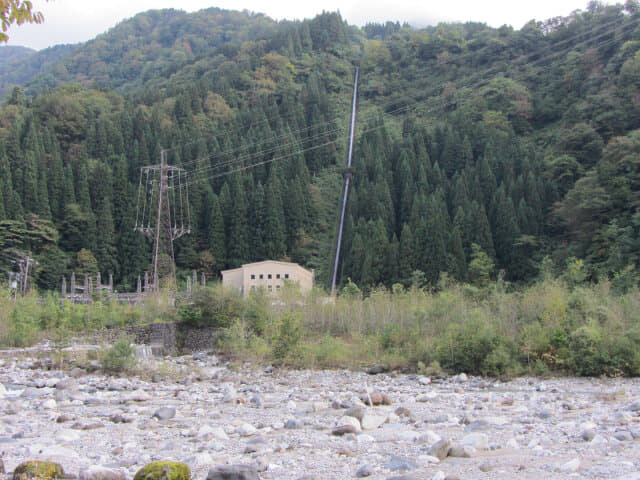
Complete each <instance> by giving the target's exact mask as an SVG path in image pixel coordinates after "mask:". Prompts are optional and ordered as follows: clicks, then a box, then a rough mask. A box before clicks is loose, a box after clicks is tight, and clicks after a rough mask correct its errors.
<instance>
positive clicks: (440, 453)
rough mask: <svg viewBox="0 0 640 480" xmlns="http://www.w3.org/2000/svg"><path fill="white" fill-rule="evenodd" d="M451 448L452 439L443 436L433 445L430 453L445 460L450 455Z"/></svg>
mask: <svg viewBox="0 0 640 480" xmlns="http://www.w3.org/2000/svg"><path fill="white" fill-rule="evenodd" d="M449 450H451V440H449V439H446V438H443V439H442V440H439V441H437V442H436V443H434V444H433V445H432V446H431V448H430V449H429V455H431V456H433V457H436V458H438V459H440V460H444V459H445V458H447V455H449Z"/></svg>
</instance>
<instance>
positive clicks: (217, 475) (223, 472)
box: [207, 465, 260, 480]
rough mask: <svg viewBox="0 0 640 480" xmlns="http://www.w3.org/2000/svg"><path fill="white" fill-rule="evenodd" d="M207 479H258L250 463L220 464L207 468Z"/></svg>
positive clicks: (256, 471) (256, 472)
mask: <svg viewBox="0 0 640 480" xmlns="http://www.w3.org/2000/svg"><path fill="white" fill-rule="evenodd" d="M207 480H260V477H259V476H258V470H257V469H256V468H255V467H254V466H252V465H220V466H217V467H214V468H212V469H211V470H209V473H208V474H207Z"/></svg>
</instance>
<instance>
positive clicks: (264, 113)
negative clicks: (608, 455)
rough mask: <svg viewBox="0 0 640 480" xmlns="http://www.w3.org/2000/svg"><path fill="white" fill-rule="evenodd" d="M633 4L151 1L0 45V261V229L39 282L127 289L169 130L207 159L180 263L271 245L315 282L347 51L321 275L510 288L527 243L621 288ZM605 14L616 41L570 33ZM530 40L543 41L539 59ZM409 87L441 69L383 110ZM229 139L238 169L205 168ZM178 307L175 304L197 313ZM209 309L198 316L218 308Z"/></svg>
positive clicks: (632, 154) (631, 259)
mask: <svg viewBox="0 0 640 480" xmlns="http://www.w3.org/2000/svg"><path fill="white" fill-rule="evenodd" d="M14 3H15V2H14ZM22 3H24V2H22ZM20 4H21V2H17V3H16V5H20ZM25 5H26V4H25ZM634 5H635V4H634V3H633V2H628V4H626V5H624V6H623V5H610V6H608V7H606V8H589V9H588V11H586V12H581V11H576V12H573V13H572V14H571V15H570V16H568V17H566V18H554V19H552V20H549V21H547V22H530V23H528V24H527V25H525V27H523V28H522V29H520V30H513V29H510V28H506V27H505V28H498V29H495V28H491V27H489V26H486V25H480V24H476V23H468V24H441V25H437V26H432V27H426V28H420V29H418V28H411V27H409V26H408V25H404V26H402V25H399V24H397V23H392V22H388V23H386V24H384V25H369V26H366V27H364V28H362V29H359V28H356V27H349V26H348V25H347V24H346V23H345V22H344V21H343V19H342V18H341V16H340V14H339V13H332V12H324V13H322V14H321V15H318V16H317V17H316V18H314V19H310V20H305V21H295V22H288V21H284V22H275V21H273V20H271V19H269V18H267V17H265V16H264V15H261V14H252V13H249V12H233V11H225V10H221V9H217V8H211V9H206V10H202V11H200V12H197V13H185V12H180V11H176V10H154V11H149V12H145V13H141V14H139V15H137V16H135V17H134V18H132V19H129V20H125V21H123V22H121V23H120V24H119V25H118V26H116V27H115V28H113V29H112V30H110V31H109V32H107V33H106V34H104V35H103V36H100V37H99V38H96V39H94V40H92V41H89V42H87V43H85V44H81V45H78V46H74V47H56V48H52V49H47V50H46V51H43V52H37V53H33V52H31V53H27V52H24V51H23V52H17V51H15V50H14V51H4V52H2V54H0V57H2V56H3V55H4V57H5V60H4V62H5V63H2V62H3V60H2V59H1V58H0V65H1V66H2V67H3V68H0V95H3V94H4V95H5V96H6V101H5V102H4V104H3V105H2V106H1V107H0V252H2V253H0V255H2V256H3V257H5V258H2V259H0V267H3V268H4V269H7V267H11V265H9V262H8V260H7V259H8V258H9V257H10V256H12V255H13V253H14V252H13V250H10V249H9V248H8V247H11V249H13V248H15V249H19V250H20V251H24V252H26V251H30V252H31V253H32V254H33V255H34V256H35V257H36V258H37V259H38V260H39V261H40V263H41V266H40V270H39V271H38V272H37V277H36V279H37V283H38V286H39V287H40V288H43V289H52V288H57V285H56V283H57V282H59V280H60V278H59V277H60V276H62V275H68V273H69V272H68V267H69V268H71V269H80V270H85V271H87V272H89V271H90V272H91V273H95V272H98V271H99V272H101V273H102V274H103V275H105V277H106V275H107V274H109V273H112V274H113V275H114V280H115V283H116V286H117V287H118V288H119V289H120V290H121V291H122V290H123V289H128V290H132V289H133V288H134V286H135V281H136V279H137V277H138V275H140V274H141V272H142V271H144V269H145V268H146V267H147V266H148V264H149V261H150V245H149V244H148V242H147V240H146V239H145V238H144V237H143V236H142V235H139V234H138V233H134V231H133V226H134V225H135V221H136V211H135V199H136V192H137V187H138V185H139V181H140V178H139V171H140V170H139V168H140V167H141V166H143V165H149V164H152V163H156V162H157V159H158V156H159V151H160V149H161V148H170V151H169V156H170V157H169V162H170V163H171V164H172V165H178V166H179V165H185V166H187V167H188V169H189V170H194V171H197V172H201V173H204V172H212V171H211V170H209V169H210V167H211V164H209V163H208V161H204V160H202V159H205V158H214V157H215V158H217V160H216V165H218V166H219V167H220V171H218V170H217V169H218V167H216V174H220V176H218V177H217V178H215V179H209V178H198V179H197V180H198V181H197V182H196V183H194V184H192V185H191V189H190V197H191V202H190V205H189V207H190V209H189V211H190V214H191V221H192V230H191V233H190V235H189V237H188V238H184V239H181V240H179V241H178V242H176V259H177V263H178V265H177V267H178V269H179V270H183V271H187V270H191V269H193V268H198V269H199V270H204V271H206V272H207V275H208V276H210V277H215V276H217V275H219V272H220V270H223V269H227V268H234V267H237V266H239V265H241V264H243V263H248V262H252V261H258V260H264V259H266V258H273V259H283V260H285V259H286V260H293V261H296V262H299V263H301V264H303V265H305V266H308V267H310V268H314V269H315V270H316V273H317V275H316V279H318V281H319V283H321V284H324V285H325V286H326V284H327V283H328V277H329V274H328V272H329V271H330V262H331V258H332V255H333V251H332V249H333V244H334V239H335V231H334V229H335V223H336V208H337V205H339V202H340V191H341V187H342V181H341V177H342V175H341V174H342V173H345V172H343V171H342V165H343V163H342V162H343V161H344V160H343V159H344V153H345V152H344V149H345V145H344V142H343V141H342V140H340V139H341V138H342V133H340V132H342V131H343V130H344V128H345V127H346V125H347V123H348V122H347V121H346V119H347V118H348V114H349V107H350V102H349V101H348V98H349V95H350V93H351V90H352V80H353V65H354V63H355V62H360V65H361V82H360V99H359V109H360V111H359V118H362V119H364V122H365V123H364V124H363V129H362V130H363V131H364V132H363V133H362V134H359V135H358V136H357V138H356V142H355V143H356V144H355V152H356V155H355V157H354V165H353V167H352V169H351V170H350V172H349V173H350V174H351V175H352V180H353V181H352V187H353V188H352V190H351V194H350V198H349V202H348V209H347V215H346V224H345V229H344V238H343V240H344V241H343V249H342V257H341V258H342V261H341V266H340V267H341V269H340V278H339V282H338V283H339V285H340V287H344V286H347V287H348V289H347V290H349V289H351V288H352V285H351V284H353V285H357V286H358V288H359V289H360V290H361V291H362V292H365V293H368V292H369V291H370V290H371V289H374V288H377V287H378V286H381V285H383V286H385V287H386V288H391V287H392V285H394V284H403V285H404V286H405V287H409V286H413V287H415V288H417V289H419V288H423V287H428V288H437V285H438V282H439V279H440V278H441V273H443V272H445V273H447V274H448V276H449V278H454V279H455V280H457V281H469V282H470V283H471V284H472V285H473V287H471V288H469V289H468V291H469V292H472V291H474V288H475V289H476V290H475V291H476V294H479V295H480V294H484V290H483V289H484V287H485V286H486V285H488V284H489V283H488V282H489V279H491V277H492V275H493V274H494V272H504V278H505V279H506V280H508V281H509V282H512V283H514V284H527V283H529V284H530V283H531V282H533V281H534V280H535V279H534V276H535V275H536V272H537V270H538V268H537V267H538V266H539V264H540V259H541V258H542V257H543V256H545V255H549V256H550V257H551V258H553V259H554V261H555V262H556V264H558V265H563V264H564V263H565V261H566V259H569V258H573V257H575V258H579V259H582V261H583V262H584V271H585V272H586V279H587V280H596V279H597V280H599V279H603V280H604V279H605V278H609V279H611V280H612V281H613V282H614V283H613V284H614V288H615V289H616V290H617V291H620V292H624V291H630V290H632V289H633V288H634V287H635V285H636V283H637V275H636V271H637V266H640V261H639V260H640V241H638V238H640V214H638V213H637V212H636V211H635V210H636V207H637V205H638V204H639V202H640V194H639V193H638V192H640V186H639V185H640V162H638V153H639V152H640V133H639V132H640V130H638V129H639V128H640V123H639V122H638V118H640V103H639V102H638V98H639V95H640V87H638V84H639V82H638V78H640V73H639V72H640V61H639V60H638V58H639V56H638V51H639V48H640V47H639V44H638V41H637V40H636V39H635V38H636V37H637V14H638V12H637V6H634ZM614 20H615V21H616V22H617V25H619V27H620V29H619V34H618V35H616V36H615V38H612V39H609V38H608V37H607V40H606V42H604V43H603V41H602V39H600V40H599V39H595V40H594V41H593V42H591V43H589V45H585V44H584V42H579V41H577V40H576V39H580V38H590V37H589V36H590V35H591V33H592V32H594V31H597V30H598V29H602V28H605V26H607V25H610V24H611V22H612V21H614ZM568 32H569V33H570V34H569V33H568ZM605 43H606V45H605ZM545 51H554V52H556V53H557V55H556V54H554V55H553V58H548V59H547V60H548V61H547V62H546V63H544V65H543V64H542V62H541V60H542V59H541V57H540V52H545ZM521 59H524V60H525V62H524V63H523V62H521V61H520V60H521ZM515 60H518V61H515ZM496 71H497V72H501V74H500V75H498V76H491V75H489V76H488V77H487V72H496ZM13 85H20V88H17V89H13V90H12V91H9V90H10V89H11V88H12V86H13ZM425 85H441V86H442V91H441V92H438V93H439V94H440V97H439V98H440V100H441V101H440V102H436V103H437V104H434V106H433V108H431V109H430V110H429V115H428V116H425V115H424V114H423V113H420V112H417V114H416V115H413V114H412V115H400V114H398V112H403V111H406V108H408V107H409V106H410V104H409V103H407V100H406V99H407V98H415V99H418V100H419V99H421V98H422V97H424V96H425V94H426V93H428V92H426V90H425ZM425 92H426V93H425ZM36 94H37V95H36ZM381 105H385V106H386V110H383V109H381V108H380V106H381ZM389 112H396V113H395V114H390V113H389ZM427 117H428V121H425V120H426V119H427ZM343 133H344V132H343ZM168 143H170V144H171V145H169V144H168ZM238 152H241V153H240V155H241V156H242V157H243V161H244V162H245V164H246V165H249V164H251V165H255V168H251V169H250V170H246V171H237V172H235V173H234V174H233V175H222V174H223V173H229V172H228V170H225V171H224V172H223V171H222V166H224V165H226V166H230V165H232V163H231V162H233V161H235V160H237V158H238ZM196 159H201V160H196ZM194 160H196V161H195V162H194V163H191V162H193V161H194ZM205 176H206V175H205ZM143 198H144V196H143ZM34 215H37V217H34ZM7 222H10V223H7ZM38 232H39V233H38ZM36 233H37V234H38V235H39V236H40V238H37V237H38V235H35V234H36ZM34 235H35V236H34ZM474 245H478V246H479V249H480V251H481V252H482V255H481V254H480V253H479V252H478V251H477V250H476V247H474ZM87 251H88V252H91V254H92V256H93V257H94V258H95V261H96V262H95V263H94V262H93V260H92V259H91V258H89V257H88V256H87V255H86V252H87ZM80 252H82V254H81V255H80V257H82V258H80V259H78V255H79V253H80ZM74 260H75V262H74ZM68 261H69V263H70V264H69V263H68ZM165 264H166V262H165ZM629 265H634V267H632V268H630V269H629V268H628V267H629ZM413 272H422V275H417V276H416V275H414V273H413ZM348 279H351V280H352V282H349V281H348ZM567 281H568V282H569V283H571V280H569V279H567ZM341 290H342V288H341ZM345 293H346V292H345ZM183 313H184V315H185V318H187V317H189V318H191V320H189V321H193V322H196V323H197V322H200V321H201V320H200V319H199V318H200V317H199V316H202V315H205V316H206V315H208V314H207V313H206V312H204V311H200V309H199V307H197V308H195V309H193V311H191V312H190V313H188V312H187V311H186V310H185V311H184V312H183ZM215 315H218V314H217V313H215V314H214V316H215ZM220 315H221V316H220V318H219V319H217V320H212V319H211V318H210V319H208V320H203V322H205V323H206V322H214V323H216V322H221V323H220V325H223V326H228V325H230V324H231V323H232V322H233V319H234V318H237V316H234V315H232V316H231V318H222V317H224V316H225V315H224V314H220ZM240 316H241V315H240ZM258 323H260V322H258ZM252 328H253V327H252ZM256 329H257V330H258V331H259V330H261V329H262V327H260V326H259V325H258V324H256Z"/></svg>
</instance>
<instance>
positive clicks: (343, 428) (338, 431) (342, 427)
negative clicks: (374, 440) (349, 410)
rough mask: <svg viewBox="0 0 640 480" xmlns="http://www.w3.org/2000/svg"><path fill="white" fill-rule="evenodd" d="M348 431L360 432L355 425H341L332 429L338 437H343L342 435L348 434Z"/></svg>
mask: <svg viewBox="0 0 640 480" xmlns="http://www.w3.org/2000/svg"><path fill="white" fill-rule="evenodd" d="M348 433H353V434H356V433H358V429H357V428H356V427H354V426H353V425H340V426H339V427H336V428H334V429H333V430H331V435H336V436H338V437H341V436H342V435H346V434H348Z"/></svg>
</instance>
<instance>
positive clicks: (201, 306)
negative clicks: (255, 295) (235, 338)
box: [178, 285, 245, 328]
mask: <svg viewBox="0 0 640 480" xmlns="http://www.w3.org/2000/svg"><path fill="white" fill-rule="evenodd" d="M244 307H245V303H244V302H243V299H242V298H241V297H240V295H238V293H237V292H235V291H233V290H230V289H225V288H222V286H221V285H215V286H213V287H207V288H205V289H198V290H196V292H195V293H194V294H193V302H192V303H191V304H188V305H183V306H182V307H180V309H179V310H178V316H179V318H180V320H181V321H182V322H184V323H186V324H187V325H191V326H193V327H219V328H226V327H229V326H230V325H231V324H232V323H233V321H234V320H235V319H236V318H240V317H242V315H243V313H244Z"/></svg>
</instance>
